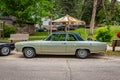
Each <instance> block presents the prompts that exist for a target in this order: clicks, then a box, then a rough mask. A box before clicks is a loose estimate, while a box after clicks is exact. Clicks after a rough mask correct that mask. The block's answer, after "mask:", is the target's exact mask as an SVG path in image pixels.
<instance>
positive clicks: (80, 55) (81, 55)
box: [76, 49, 90, 59]
mask: <svg viewBox="0 0 120 80" xmlns="http://www.w3.org/2000/svg"><path fill="white" fill-rule="evenodd" d="M89 55H90V52H89V51H88V50H86V49H78V50H77V51H76V57H78V58H81V59H85V58H87V57H88V56H89Z"/></svg>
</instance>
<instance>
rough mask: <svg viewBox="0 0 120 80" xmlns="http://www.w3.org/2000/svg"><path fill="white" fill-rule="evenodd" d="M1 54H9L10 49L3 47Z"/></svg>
mask: <svg viewBox="0 0 120 80" xmlns="http://www.w3.org/2000/svg"><path fill="white" fill-rule="evenodd" d="M1 52H2V54H3V55H7V54H9V52H10V49H9V48H8V47H3V48H2V50H1Z"/></svg>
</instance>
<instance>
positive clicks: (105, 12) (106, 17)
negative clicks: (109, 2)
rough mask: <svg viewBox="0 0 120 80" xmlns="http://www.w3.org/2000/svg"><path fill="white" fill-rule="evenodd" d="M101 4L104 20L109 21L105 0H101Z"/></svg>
mask: <svg viewBox="0 0 120 80" xmlns="http://www.w3.org/2000/svg"><path fill="white" fill-rule="evenodd" d="M102 6H103V11H104V14H105V19H106V22H107V23H109V19H108V14H107V11H106V7H105V0H102Z"/></svg>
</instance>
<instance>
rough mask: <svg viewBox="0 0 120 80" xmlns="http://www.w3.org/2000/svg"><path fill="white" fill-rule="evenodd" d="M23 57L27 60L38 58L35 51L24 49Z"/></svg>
mask: <svg viewBox="0 0 120 80" xmlns="http://www.w3.org/2000/svg"><path fill="white" fill-rule="evenodd" d="M23 55H24V57H26V58H33V57H35V56H36V53H35V50H34V49H33V48H24V49H23Z"/></svg>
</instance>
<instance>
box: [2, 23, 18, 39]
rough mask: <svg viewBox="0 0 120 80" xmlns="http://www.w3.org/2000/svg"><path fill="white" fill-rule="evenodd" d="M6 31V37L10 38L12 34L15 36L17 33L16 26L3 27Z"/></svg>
mask: <svg viewBox="0 0 120 80" xmlns="http://www.w3.org/2000/svg"><path fill="white" fill-rule="evenodd" d="M3 30H4V37H10V34H14V33H16V32H17V29H16V28H15V27H14V26H7V25H5V26H4V27H3Z"/></svg>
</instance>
